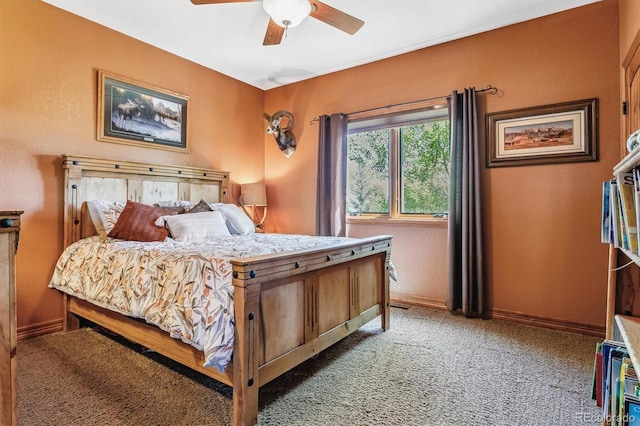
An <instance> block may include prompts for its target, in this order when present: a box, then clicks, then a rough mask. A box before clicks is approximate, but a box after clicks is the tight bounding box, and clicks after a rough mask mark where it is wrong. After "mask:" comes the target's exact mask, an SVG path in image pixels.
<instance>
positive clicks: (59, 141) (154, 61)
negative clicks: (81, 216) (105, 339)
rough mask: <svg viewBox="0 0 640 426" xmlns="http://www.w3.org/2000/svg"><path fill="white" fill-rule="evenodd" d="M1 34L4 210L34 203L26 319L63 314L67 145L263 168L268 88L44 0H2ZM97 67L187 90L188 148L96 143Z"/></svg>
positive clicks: (29, 213)
mask: <svg viewBox="0 0 640 426" xmlns="http://www.w3.org/2000/svg"><path fill="white" fill-rule="evenodd" d="M0 40H2V44H1V45H0V129H2V132H1V133H0V170H1V171H2V179H1V182H0V190H1V191H0V194H2V195H0V209H9V210H24V211H25V213H24V215H23V222H22V225H23V227H22V232H21V234H20V247H19V250H18V256H17V287H18V288H17V298H18V327H19V329H21V330H24V329H25V328H30V327H31V328H35V327H42V326H43V324H44V325H46V324H47V323H49V322H56V321H59V320H60V318H61V317H62V299H61V297H60V296H59V295H58V293H57V292H56V291H54V290H49V289H47V284H48V282H49V279H50V277H51V273H52V271H53V267H54V265H55V262H56V259H57V258H58V256H59V255H60V252H61V250H62V203H63V200H62V182H63V173H62V169H61V167H60V161H59V157H60V155H61V154H73V155H89V156H101V157H108V158H114V159H122V160H132V161H148V162H151V163H168V164H181V165H189V166H196V167H211V168H217V169H221V170H228V171H231V172H232V173H231V180H232V181H233V182H237V183H243V182H246V181H254V180H261V179H262V178H263V171H264V150H263V147H262V134H263V133H264V126H263V124H264V123H263V121H264V120H263V119H262V112H263V102H264V91H262V90H259V89H256V88H254V87H252V86H249V85H246V84H243V83H240V82H238V81H236V80H233V79H231V78H229V77H226V76H223V75H222V74H219V73H216V72H214V71H211V70H209V69H206V68H204V67H201V66H199V65H196V64H194V63H192V62H189V61H186V60H184V59H181V58H178V57H176V56H174V55H171V54H169V53H166V52H164V51H161V50H158V49H156V48H153V47H151V46H149V45H146V44H144V43H141V42H138V41H136V40H133V39H131V38H129V37H126V36H124V35H122V34H120V33H117V32H114V31H112V30H109V29H106V28H105V27H102V26H99V25H96V24H94V23H92V22H89V21H87V20H84V19H82V18H79V17H77V16H75V15H72V14H69V13H67V12H64V11H62V10H59V9H57V8H55V7H53V6H50V5H48V4H45V3H42V2H40V1H38V0H21V1H13V0H10V1H1V2H0ZM98 69H104V70H107V71H110V72H112V73H117V74H121V75H124V76H127V77H129V78H132V79H135V80H139V81H143V82H145V83H149V84H153V85H156V86H159V87H162V88H166V89H169V90H172V91H175V92H178V93H183V94H186V95H188V96H189V97H190V99H189V102H190V104H189V106H190V113H189V123H188V126H189V153H188V154H186V153H177V152H171V151H166V150H157V149H150V148H143V147H134V146H128V145H122V144H113V143H106V142H98V141H96V137H95V135H96V124H95V123H96V104H97V102H96V97H97V70H98ZM236 197H237V185H236V184H234V185H233V186H232V194H231V197H230V200H234V199H235V198H236Z"/></svg>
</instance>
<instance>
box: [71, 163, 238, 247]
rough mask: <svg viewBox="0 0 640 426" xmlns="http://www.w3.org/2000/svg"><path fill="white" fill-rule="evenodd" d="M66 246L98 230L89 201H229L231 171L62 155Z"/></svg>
mask: <svg viewBox="0 0 640 426" xmlns="http://www.w3.org/2000/svg"><path fill="white" fill-rule="evenodd" d="M62 167H63V168H64V246H65V247H67V246H68V245H69V244H72V243H74V242H75V241H78V240H79V239H81V238H85V237H88V236H91V235H95V234H96V230H95V227H94V226H93V222H91V218H90V217H89V214H88V212H87V208H86V203H85V201H88V200H109V201H120V202H126V201H127V200H131V201H136V202H139V203H144V204H154V203H158V202H160V201H169V200H185V201H194V202H198V201H200V200H202V199H204V200H206V201H207V202H209V203H216V202H221V203H223V202H226V199H227V189H228V185H229V173H228V172H222V171H218V170H210V169H200V168H196V167H187V166H167V165H161V164H150V163H137V162H132V161H118V160H108V159H103V158H94V157H79V156H72V155H63V156H62Z"/></svg>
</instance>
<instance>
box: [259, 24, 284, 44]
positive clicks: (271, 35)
mask: <svg viewBox="0 0 640 426" xmlns="http://www.w3.org/2000/svg"><path fill="white" fill-rule="evenodd" d="M283 35H284V27H281V26H280V25H278V24H276V23H275V21H274V20H273V19H269V26H268V27H267V32H266V33H265V35H264V41H263V42H262V45H263V46H273V45H275V44H280V42H281V41H282V36H283Z"/></svg>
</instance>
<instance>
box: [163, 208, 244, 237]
mask: <svg viewBox="0 0 640 426" xmlns="http://www.w3.org/2000/svg"><path fill="white" fill-rule="evenodd" d="M165 223H166V225H167V227H168V228H169V232H170V233H171V236H172V237H173V239H175V240H176V241H200V240H206V239H209V238H211V237H222V236H229V235H231V234H230V233H229V229H227V225H226V224H225V222H224V217H223V216H222V213H221V212H216V211H213V212H201V213H189V214H177V215H173V216H160V217H159V218H158V219H157V220H156V225H158V226H164V224H165Z"/></svg>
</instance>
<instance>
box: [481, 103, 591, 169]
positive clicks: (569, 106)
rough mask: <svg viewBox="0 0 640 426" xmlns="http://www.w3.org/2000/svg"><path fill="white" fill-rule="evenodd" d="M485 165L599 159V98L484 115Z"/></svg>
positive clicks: (519, 164)
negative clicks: (485, 136)
mask: <svg viewBox="0 0 640 426" xmlns="http://www.w3.org/2000/svg"><path fill="white" fill-rule="evenodd" d="M486 135H487V167H502V166H525V165H534V164H549V163H570V162H580V161H597V160H598V99H596V98H592V99H584V100H579V101H572V102H565V103H560V104H552V105H544V106H539V107H531V108H522V109H515V110H510V111H502V112H496V113H490V114H487V115H486Z"/></svg>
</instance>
